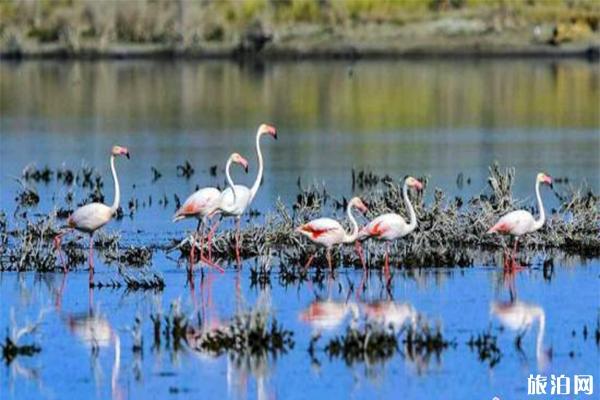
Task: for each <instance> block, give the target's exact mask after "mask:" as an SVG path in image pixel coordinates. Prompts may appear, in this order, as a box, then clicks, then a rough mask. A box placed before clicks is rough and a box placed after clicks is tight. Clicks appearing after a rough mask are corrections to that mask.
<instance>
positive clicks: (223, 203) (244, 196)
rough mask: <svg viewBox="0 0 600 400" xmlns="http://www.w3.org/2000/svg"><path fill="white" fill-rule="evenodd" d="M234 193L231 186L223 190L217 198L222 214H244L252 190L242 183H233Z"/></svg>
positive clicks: (237, 215)
mask: <svg viewBox="0 0 600 400" xmlns="http://www.w3.org/2000/svg"><path fill="white" fill-rule="evenodd" d="M233 187H234V188H235V195H234V193H233V190H232V189H231V187H228V188H227V189H225V190H223V192H222V193H221V196H220V197H219V200H218V202H217V203H218V208H219V212H221V213H222V214H223V215H224V216H231V217H239V216H241V215H243V214H244V212H245V211H246V209H247V208H248V206H249V205H250V203H251V202H252V192H251V190H250V188H248V187H247V186H244V185H234V186H233Z"/></svg>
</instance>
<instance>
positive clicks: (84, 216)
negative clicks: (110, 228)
mask: <svg viewBox="0 0 600 400" xmlns="http://www.w3.org/2000/svg"><path fill="white" fill-rule="evenodd" d="M118 156H125V157H127V158H129V150H127V148H125V147H122V146H113V148H112V150H111V154H110V170H111V172H112V177H113V181H114V184H115V199H114V201H113V204H112V206H107V205H106V204H102V203H91V204H86V205H84V206H82V207H79V208H78V209H77V210H75V211H73V214H71V215H70V216H69V218H68V219H67V230H66V231H63V232H61V233H60V234H59V235H57V236H56V237H55V238H54V245H55V247H56V249H58V250H59V254H60V242H61V239H62V237H63V236H64V235H65V234H66V233H68V232H70V231H71V230H73V229H75V230H77V231H79V232H83V233H87V234H88V235H90V246H89V255H88V265H89V284H90V286H93V285H94V253H93V251H94V232H96V231H97V230H98V229H100V228H102V227H103V226H104V225H106V224H107V223H108V222H109V221H110V220H111V219H112V218H113V217H114V216H115V214H116V213H117V209H118V208H119V202H120V201H121V190H120V187H119V179H118V177H117V171H116V170H115V157H118ZM61 257H62V256H61ZM63 268H64V270H65V272H66V271H67V267H66V264H64V262H63Z"/></svg>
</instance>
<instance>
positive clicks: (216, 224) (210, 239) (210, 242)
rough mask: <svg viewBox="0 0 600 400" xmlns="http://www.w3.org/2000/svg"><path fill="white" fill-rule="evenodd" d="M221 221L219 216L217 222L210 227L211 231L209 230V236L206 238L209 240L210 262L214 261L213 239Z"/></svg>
mask: <svg viewBox="0 0 600 400" xmlns="http://www.w3.org/2000/svg"><path fill="white" fill-rule="evenodd" d="M220 223H221V219H220V218H219V219H218V220H217V222H215V224H214V225H213V226H212V227H211V228H210V231H209V232H208V238H207V239H206V241H207V242H208V259H209V260H210V262H212V239H213V236H214V234H215V232H216V230H217V227H218V226H219V224H220Z"/></svg>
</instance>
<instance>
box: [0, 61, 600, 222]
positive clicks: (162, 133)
mask: <svg viewBox="0 0 600 400" xmlns="http://www.w3.org/2000/svg"><path fill="white" fill-rule="evenodd" d="M349 70H352V74H349V73H348V71H349ZM599 81H600V72H599V69H598V68H597V64H590V63H588V62H583V61H561V62H553V61H478V62H455V61H435V62H432V61H426V62H425V61H424V62H415V61H411V62H408V61H398V62H360V63H356V64H348V63H345V62H331V63H300V64H292V63H281V64H268V65H265V66H262V67H261V68H258V69H256V68H253V67H252V66H247V65H245V66H242V67H240V66H238V65H236V64H233V63H225V62H216V63H215V62H210V63H197V62H174V63H172V62H130V61H126V62H97V63H86V62H74V63H57V62H25V63H3V64H2V68H0V125H1V130H2V146H0V167H1V171H2V175H3V176H5V177H6V176H18V175H19V174H20V172H21V170H22V169H23V168H24V167H25V166H26V165H27V164H29V163H30V162H37V164H38V165H39V166H43V165H45V164H48V165H50V166H52V167H58V166H60V165H62V164H63V163H66V165H67V166H75V167H78V166H79V165H81V163H82V160H85V162H86V163H87V164H90V165H92V166H95V167H97V168H99V169H100V170H101V171H103V174H104V171H106V170H105V169H104V166H105V165H106V164H105V162H106V161H105V158H106V151H107V150H106V149H108V148H110V146H111V145H113V144H114V143H117V142H118V143H121V144H123V145H127V146H128V148H129V149H130V150H131V153H132V157H133V161H132V163H131V164H130V165H128V168H127V173H126V174H124V176H123V177H122V181H123V182H122V184H123V186H124V187H125V188H126V190H123V196H124V200H125V201H126V200H128V199H129V198H130V197H131V196H132V195H133V194H135V195H136V196H144V197H146V196H147V195H148V194H154V195H156V193H151V192H150V191H149V190H148V187H149V185H150V182H151V180H152V173H151V171H150V167H151V166H152V167H155V168H157V170H158V171H161V173H162V174H163V177H162V178H161V179H160V180H159V181H157V182H156V185H158V187H159V188H160V189H162V190H161V191H164V192H165V193H176V194H178V195H179V197H180V198H184V197H185V196H187V195H189V193H191V192H192V191H193V190H194V189H195V187H196V185H198V184H200V185H201V186H206V185H217V184H220V185H221V186H222V184H223V179H222V176H220V177H219V178H217V179H215V178H211V177H208V176H207V173H206V172H207V171H208V169H209V167H210V166H212V165H218V166H219V167H220V169H222V167H223V164H224V160H225V159H226V157H227V156H228V155H229V154H230V153H231V152H232V151H238V152H239V153H240V154H242V155H244V156H247V158H249V161H250V163H251V165H250V168H251V169H252V171H251V172H250V173H249V174H248V176H244V177H242V178H241V180H242V182H240V183H241V184H249V183H251V179H252V177H254V176H255V175H254V174H255V170H254V169H253V168H256V165H254V164H255V161H254V159H253V157H252V155H253V154H254V149H253V146H254V142H253V132H254V130H255V129H256V127H257V126H258V124H259V123H260V122H272V123H273V124H275V126H277V127H278V130H279V133H280V135H279V136H280V140H279V141H277V142H276V143H275V142H274V143H270V144H269V146H268V147H269V148H268V149H266V150H265V180H264V185H263V187H262V188H261V192H260V194H259V196H258V197H257V199H256V200H257V202H256V203H255V206H256V207H257V208H260V209H263V208H264V209H266V208H272V205H273V204H274V202H275V200H276V199H277V197H279V196H281V197H282V198H283V199H284V200H286V201H290V200H291V199H292V198H293V196H294V195H295V191H296V182H297V178H298V177H301V180H302V183H312V182H315V181H316V182H323V181H324V182H326V184H327V188H328V190H329V191H330V192H332V193H335V194H339V195H348V192H349V190H350V187H351V186H350V183H351V182H350V179H351V168H352V167H355V168H369V169H372V170H374V171H376V172H378V173H382V174H390V175H391V176H393V177H395V178H398V179H399V178H401V177H402V176H404V175H406V174H410V175H416V176H422V175H430V176H431V179H432V180H431V183H432V185H433V186H440V187H442V188H444V189H446V190H452V191H454V190H456V180H457V175H458V174H459V173H461V172H462V173H463V174H464V178H465V181H468V182H471V183H470V184H467V185H465V188H464V191H465V192H466V193H473V192H479V191H480V190H481V189H482V188H483V187H484V186H485V185H486V178H487V167H488V165H489V164H490V163H492V162H493V161H494V160H498V161H500V162H501V163H502V164H503V165H510V166H514V167H516V169H517V179H516V182H515V185H516V190H517V195H518V196H519V197H526V196H530V195H531V189H530V186H531V180H532V179H533V178H532V177H534V176H535V174H536V173H537V172H538V171H540V170H544V171H548V172H549V173H550V174H552V175H553V176H557V177H561V176H568V177H570V178H571V181H572V182H574V183H579V182H582V181H587V182H588V183H589V184H591V185H592V186H594V187H595V188H598V181H599V180H600V179H599V178H600V175H599V173H600V172H598V171H599V170H600V160H599V159H598V157H597V149H598V146H600V137H599V136H598V134H597V131H598V128H599V126H600V122H599V120H600V111H599V110H598V107H597V104H599V103H600V90H599V87H600V84H599ZM58 99H59V100H60V101H58ZM232 146H233V147H235V148H232ZM136 160H137V161H136ZM185 160H189V161H190V162H191V164H192V166H193V167H194V168H195V170H196V174H195V175H194V176H193V177H192V179H190V180H189V181H186V180H184V179H176V178H175V175H176V174H175V167H176V165H177V164H180V163H183V162H184V161H185ZM106 173H107V172H106ZM106 176H107V175H106ZM133 184H136V188H135V189H133V188H132V185H133ZM15 189H16V186H13V185H7V190H5V191H3V193H2V197H1V198H0V201H2V202H3V203H6V204H10V203H11V202H12V200H13V197H14V195H13V192H12V191H13V190H15ZM44 200H45V199H44V198H42V201H44ZM172 211H173V210H172V209H170V208H169V210H167V212H165V215H164V217H163V216H161V218H155V219H154V221H153V222H152V224H150V223H148V225H149V226H152V227H154V228H156V229H157V231H164V230H166V229H168V228H169V227H170V226H171V224H170V218H168V214H169V213H172ZM169 216H170V215H169ZM147 217H148V218H150V216H147ZM163 221H165V222H164V225H163ZM144 225H145V224H144ZM149 226H144V227H145V228H149Z"/></svg>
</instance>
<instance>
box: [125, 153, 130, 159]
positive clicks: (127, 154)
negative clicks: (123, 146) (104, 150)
mask: <svg viewBox="0 0 600 400" xmlns="http://www.w3.org/2000/svg"><path fill="white" fill-rule="evenodd" d="M125 157H127V159H128V160H129V159H130V158H131V157H129V151H126V152H125Z"/></svg>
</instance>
